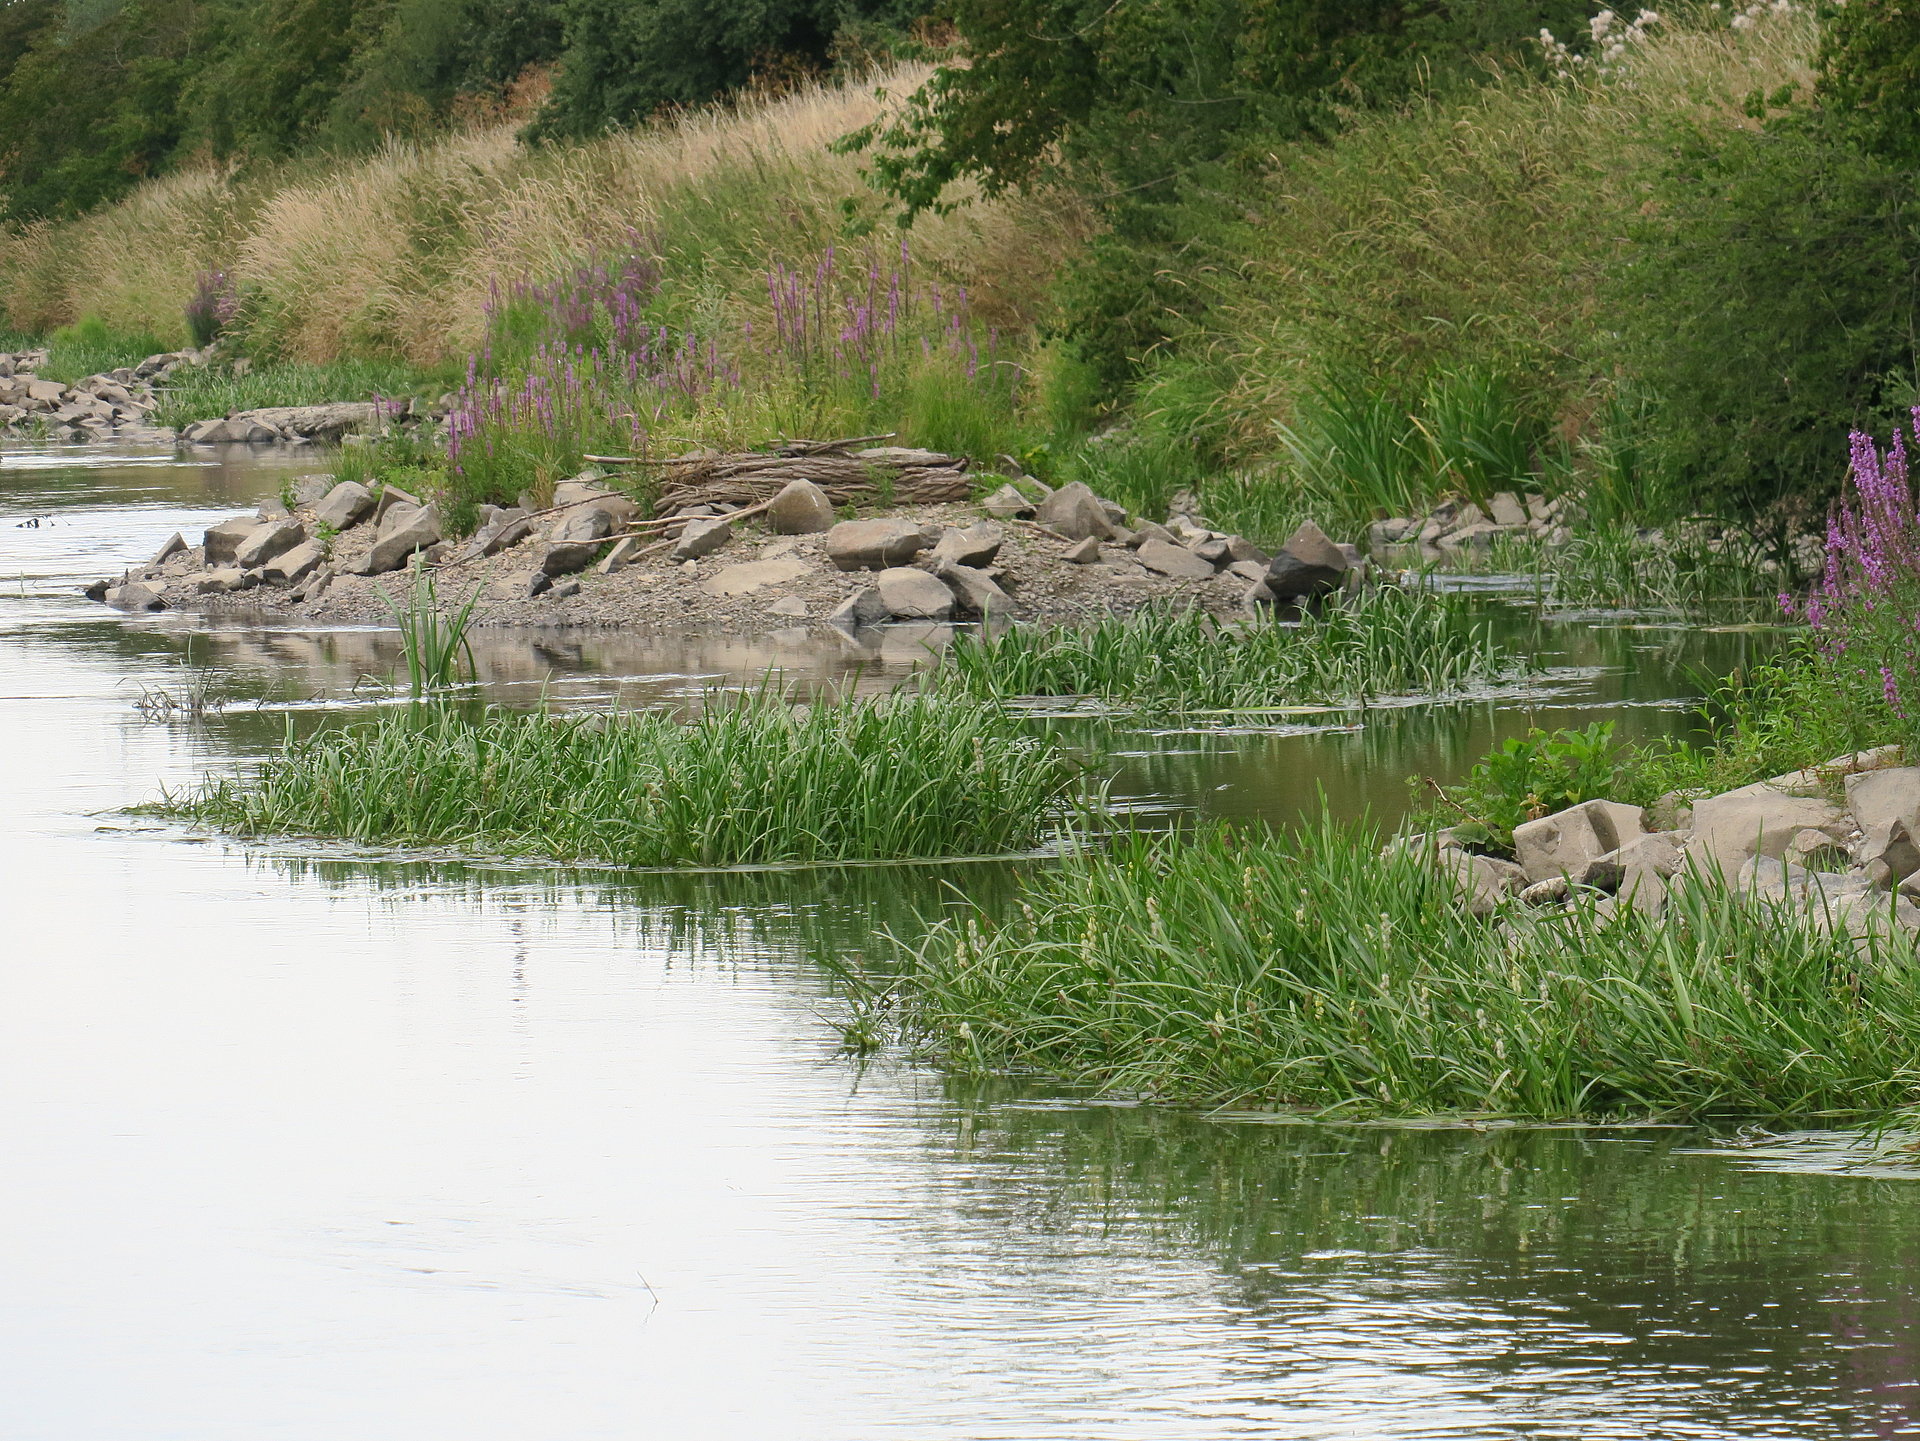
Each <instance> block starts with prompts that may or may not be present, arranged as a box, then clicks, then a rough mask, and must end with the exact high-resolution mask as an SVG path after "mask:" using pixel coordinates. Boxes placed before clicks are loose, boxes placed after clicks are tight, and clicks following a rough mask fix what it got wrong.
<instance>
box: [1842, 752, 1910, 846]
mask: <svg viewBox="0 0 1920 1441" xmlns="http://www.w3.org/2000/svg"><path fill="white" fill-rule="evenodd" d="M1846 787H1847V809H1848V810H1849V811H1851V812H1853V819H1854V821H1855V822H1856V823H1857V824H1858V825H1859V827H1860V829H1861V830H1863V831H1870V830H1873V829H1874V828H1875V827H1876V826H1886V825H1891V824H1892V823H1894V822H1896V821H1897V822H1899V823H1900V824H1901V825H1902V826H1904V827H1905V828H1906V829H1907V831H1908V832H1909V833H1912V834H1916V835H1920V766H1892V767H1887V768H1884V769H1881V770H1869V771H1856V772H1855V773H1854V774H1852V775H1849V776H1848V777H1847V780H1846Z"/></svg>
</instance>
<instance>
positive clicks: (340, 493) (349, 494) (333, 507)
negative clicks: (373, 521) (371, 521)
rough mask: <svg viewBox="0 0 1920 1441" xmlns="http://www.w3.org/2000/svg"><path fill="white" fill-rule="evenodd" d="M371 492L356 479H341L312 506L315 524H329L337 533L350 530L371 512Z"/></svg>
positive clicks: (372, 504)
mask: <svg viewBox="0 0 1920 1441" xmlns="http://www.w3.org/2000/svg"><path fill="white" fill-rule="evenodd" d="M373 506H374V500H373V492H372V491H370V490H368V489H367V488H366V487H365V486H364V485H361V484H360V483H359V482H358V481H353V480H343V481H341V482H340V483H339V484H338V485H336V486H335V487H334V488H333V489H332V490H330V491H328V492H327V493H326V495H325V496H324V497H323V498H322V499H321V501H320V503H319V504H318V505H316V506H314V508H313V520H314V524H316V525H325V526H331V527H332V528H333V530H334V532H335V533H336V534H337V533H339V532H340V531H343V530H351V529H353V527H354V526H356V525H358V524H359V523H360V522H361V521H363V520H365V519H366V518H367V517H368V516H369V515H371V514H372V513H373Z"/></svg>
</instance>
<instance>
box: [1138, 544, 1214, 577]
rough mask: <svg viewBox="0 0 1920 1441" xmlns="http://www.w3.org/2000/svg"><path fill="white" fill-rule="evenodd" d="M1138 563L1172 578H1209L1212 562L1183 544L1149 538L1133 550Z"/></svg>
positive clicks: (1211, 571) (1211, 573) (1211, 575)
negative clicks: (1171, 543) (1203, 558)
mask: <svg viewBox="0 0 1920 1441" xmlns="http://www.w3.org/2000/svg"><path fill="white" fill-rule="evenodd" d="M1134 555H1135V556H1136V557H1138V559H1139V561H1140V564H1142V565H1144V566H1145V567H1146V568H1147V569H1148V570H1150V571H1153V572H1155V573H1156V574H1158V575H1164V576H1167V577H1169V578H1171V579H1173V580H1211V579H1212V578H1213V563H1212V562H1211V561H1206V560H1202V559H1201V558H1200V557H1199V556H1197V555H1195V554H1194V553H1193V552H1192V551H1190V550H1188V549H1187V548H1186V547H1185V546H1183V545H1169V544H1167V542H1165V541H1164V540H1150V541H1148V542H1147V543H1146V544H1145V545H1143V546H1141V547H1140V549H1138V550H1137V551H1135V552H1134Z"/></svg>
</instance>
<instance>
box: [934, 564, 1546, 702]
mask: <svg viewBox="0 0 1920 1441" xmlns="http://www.w3.org/2000/svg"><path fill="white" fill-rule="evenodd" d="M1526 669H1527V666H1526V662H1525V661H1524V659H1523V658H1522V657H1521V656H1520V655H1519V654H1518V653H1516V652H1513V651H1510V650H1508V649H1507V648H1506V647H1504V646H1502V645H1501V644H1500V643H1499V642H1498V641H1497V640H1496V639H1495V638H1494V634H1493V629H1492V627H1491V626H1490V625H1489V624H1488V623H1487V621H1486V620H1484V619H1483V618H1481V617H1480V616H1479V614H1478V613H1477V612H1476V610H1475V609H1474V607H1473V604H1472V602H1470V601H1468V600H1466V599H1464V598H1462V597H1459V596H1453V595H1446V594H1441V593H1437V592H1433V591H1427V590H1416V589H1411V588H1403V587H1400V586H1379V587H1376V588H1374V589H1373V590H1370V591H1366V592H1363V593H1361V594H1359V595H1357V596H1353V597H1350V598H1347V599H1343V600H1339V601H1335V602H1330V603H1329V604H1328V605H1327V606H1326V608H1325V610H1324V611H1323V612H1322V613H1321V614H1319V615H1308V616H1306V617H1305V618H1304V619H1302V620H1301V621H1300V623H1299V624H1298V625H1290V624H1284V623H1281V622H1278V621H1272V620H1250V621H1247V622H1245V623H1243V624H1238V625H1227V624H1224V623H1222V622H1220V621H1217V620H1215V619H1213V618H1212V617H1211V616H1208V615H1206V614H1205V613H1204V612H1200V611H1195V610H1186V611H1175V610H1168V609H1154V610H1147V611H1143V612H1141V613H1139V614H1137V615H1133V616H1129V617H1125V618H1120V617H1112V618H1108V619H1105V620H1102V621H1100V622H1099V623H1098V624H1096V625H1091V626H1087V627H1084V628H1078V627H1066V626H1062V627H1059V628H1055V629H1040V628H1037V627H1021V628H1018V629H1014V630H1010V631H1007V632H1005V633H1004V634H1001V635H962V636H956V637H955V638H954V641H953V644H952V646H951V647H950V648H949V649H948V651H947V654H946V658H945V659H944V660H943V662H942V663H941V665H940V667H939V668H938V669H937V670H936V671H935V672H934V675H933V682H932V683H933V685H934V686H935V687H936V688H937V689H939V690H941V691H942V692H944V693H947V694H955V695H967V696H975V697H992V698H1000V699H1010V698H1013V697H1028V696H1074V697H1092V698H1095V699H1098V700H1101V701H1104V702H1106V703H1108V704H1110V705H1113V706H1117V707H1123V708H1128V709H1134V710H1140V711H1146V712H1165V713H1187V714H1193V713H1197V712H1206V711H1215V712H1223V713H1224V712H1236V711H1257V710H1261V709H1272V708H1278V707H1285V706H1293V705H1312V704H1327V703H1343V702H1350V701H1365V700H1368V699H1370V698H1372V697H1377V696H1386V695H1414V694H1434V695H1443V694H1446V693H1448V692H1457V691H1460V690H1462V689H1465V688H1467V687H1470V686H1475V685H1481V684H1486V683H1490V682H1499V681H1507V680H1512V679H1515V678H1517V677H1519V676H1520V675H1522V674H1524V673H1525V672H1526Z"/></svg>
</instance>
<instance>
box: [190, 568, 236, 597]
mask: <svg viewBox="0 0 1920 1441" xmlns="http://www.w3.org/2000/svg"><path fill="white" fill-rule="evenodd" d="M245 577H246V572H245V571H243V570H240V569H239V568H238V567H236V566H225V567H223V568H221V569H220V570H204V571H201V572H200V574H199V575H198V576H196V577H195V578H194V582H193V588H194V590H196V591H197V592H199V593H200V594H201V595H225V594H227V592H229V591H235V590H240V589H242V588H243V587H244V585H245Z"/></svg>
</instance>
